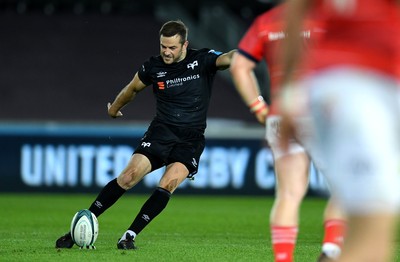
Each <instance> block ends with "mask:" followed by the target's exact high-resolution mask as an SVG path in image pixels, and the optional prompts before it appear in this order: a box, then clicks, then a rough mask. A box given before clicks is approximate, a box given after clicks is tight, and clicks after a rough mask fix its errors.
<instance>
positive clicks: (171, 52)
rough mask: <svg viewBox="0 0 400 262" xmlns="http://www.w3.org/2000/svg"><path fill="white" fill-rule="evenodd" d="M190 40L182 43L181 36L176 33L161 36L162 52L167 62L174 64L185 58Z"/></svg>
mask: <svg viewBox="0 0 400 262" xmlns="http://www.w3.org/2000/svg"><path fill="white" fill-rule="evenodd" d="M187 45H188V42H187V41H185V43H184V44H182V43H181V37H180V36H179V35H174V36H171V37H165V36H161V37H160V54H161V57H162V59H163V61H164V63H166V64H172V63H176V62H179V61H181V60H183V59H184V58H185V56H186V48H187Z"/></svg>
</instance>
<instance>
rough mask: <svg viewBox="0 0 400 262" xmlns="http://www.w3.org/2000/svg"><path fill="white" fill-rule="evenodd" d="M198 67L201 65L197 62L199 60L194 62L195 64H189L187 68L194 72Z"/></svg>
mask: <svg viewBox="0 0 400 262" xmlns="http://www.w3.org/2000/svg"><path fill="white" fill-rule="evenodd" d="M198 65H199V63H198V62H197V60H194V61H193V63H189V64H187V68H191V69H192V70H194V67H195V66H198Z"/></svg>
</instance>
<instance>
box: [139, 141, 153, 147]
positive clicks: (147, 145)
mask: <svg viewBox="0 0 400 262" xmlns="http://www.w3.org/2000/svg"><path fill="white" fill-rule="evenodd" d="M141 146H142V147H150V146H151V143H150V142H142V144H141Z"/></svg>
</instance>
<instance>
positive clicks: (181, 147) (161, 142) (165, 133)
mask: <svg viewBox="0 0 400 262" xmlns="http://www.w3.org/2000/svg"><path fill="white" fill-rule="evenodd" d="M204 147H205V138H204V134H203V132H202V131H201V130H197V129H191V128H186V127H177V126H171V125H166V124H164V123H160V122H158V121H156V120H154V121H153V122H152V123H151V124H150V126H149V128H148V129H147V131H146V133H145V134H144V135H143V137H142V139H141V142H140V145H138V147H137V148H136V150H135V153H139V154H143V155H145V156H146V157H147V158H148V159H149V160H150V163H151V169H152V171H153V170H156V169H158V168H160V167H163V166H166V165H169V164H171V163H175V162H179V163H182V164H184V165H185V166H186V167H187V169H188V170H189V175H188V178H192V177H193V176H194V175H195V174H196V173H197V170H198V165H199V160H200V156H201V154H202V153H203V150H204Z"/></svg>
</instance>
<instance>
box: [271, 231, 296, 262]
mask: <svg viewBox="0 0 400 262" xmlns="http://www.w3.org/2000/svg"><path fill="white" fill-rule="evenodd" d="M297 232H298V227H297V226H291V227H290V226H289V227H286V226H271V234H272V248H273V250H274V256H275V262H292V261H293V252H294V247H295V245H296V239H297Z"/></svg>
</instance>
